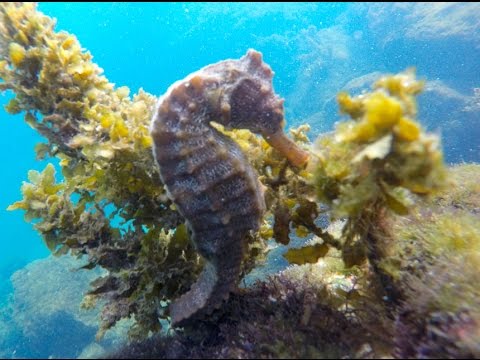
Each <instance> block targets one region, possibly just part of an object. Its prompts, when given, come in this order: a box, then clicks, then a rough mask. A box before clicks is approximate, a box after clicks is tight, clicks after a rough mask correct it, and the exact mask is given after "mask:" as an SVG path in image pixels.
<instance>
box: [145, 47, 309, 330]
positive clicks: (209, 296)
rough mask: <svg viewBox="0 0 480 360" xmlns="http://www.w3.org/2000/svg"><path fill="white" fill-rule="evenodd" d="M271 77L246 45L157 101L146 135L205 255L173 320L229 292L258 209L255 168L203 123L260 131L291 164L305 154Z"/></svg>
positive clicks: (177, 321)
mask: <svg viewBox="0 0 480 360" xmlns="http://www.w3.org/2000/svg"><path fill="white" fill-rule="evenodd" d="M272 77H273V72H272V70H271V69H270V67H269V66H268V65H266V64H265V63H264V62H263V61H262V55H261V54H260V53H259V52H257V51H254V50H249V51H248V53H247V54H246V55H245V56H244V57H242V58H241V59H240V60H225V61H221V62H219V63H216V64H213V65H209V66H207V67H204V68H202V69H201V70H199V71H197V72H195V73H193V74H191V75H189V76H187V78H185V79H184V80H181V81H177V82H176V83H174V84H173V85H172V86H171V87H170V88H169V89H168V91H167V93H166V94H165V95H164V96H162V97H161V98H160V99H159V101H158V105H157V109H156V111H155V114H154V116H153V119H152V125H151V135H152V138H153V142H154V149H153V153H154V156H155V159H156V161H157V163H158V165H159V169H160V177H161V180H162V182H163V183H164V184H165V186H166V188H167V190H168V195H169V197H170V198H171V199H172V200H173V201H174V202H175V204H176V205H177V207H178V210H179V212H180V214H181V215H183V216H184V217H185V218H186V219H187V226H188V228H189V230H190V231H191V233H192V240H193V242H194V243H195V245H196V248H197V251H198V252H199V253H200V254H201V255H202V256H203V257H204V259H205V260H206V261H207V262H206V264H205V267H204V270H203V272H202V273H201V274H200V277H199V279H198V281H197V283H195V284H194V285H192V287H191V289H190V291H189V292H187V293H186V294H184V295H182V296H181V297H180V298H179V299H177V300H176V301H175V302H174V303H173V304H172V305H171V308H170V311H171V317H172V323H173V324H174V325H180V324H181V323H182V322H183V321H184V320H187V319H189V318H191V317H194V316H197V315H199V314H205V313H207V314H208V313H210V312H211V311H212V310H213V309H214V308H216V307H219V306H220V304H221V302H222V301H223V300H224V299H225V298H227V297H228V294H229V292H230V290H231V289H232V288H233V286H235V284H236V282H237V281H238V276H239V272H240V265H241V261H242V259H243V254H244V247H245V244H244V242H245V240H244V239H245V236H246V234H247V233H248V232H249V231H250V230H254V231H256V230H258V229H259V225H260V220H261V217H262V215H263V213H264V211H265V203H264V198H263V191H262V189H261V187H260V183H259V182H258V179H257V177H258V175H257V174H256V173H255V170H254V169H253V167H252V166H251V165H250V164H249V163H248V161H247V159H246V157H245V155H244V154H243V153H242V151H241V150H240V148H239V147H238V146H237V145H236V144H235V142H234V141H233V140H231V139H230V138H228V137H226V136H225V135H223V134H222V133H221V132H219V131H218V130H216V129H215V128H214V127H212V126H210V122H211V121H216V122H218V123H220V124H221V125H223V126H225V127H226V128H241V129H243V128H245V129H249V130H250V131H252V132H254V133H259V134H261V135H262V136H263V137H264V138H265V140H266V141H267V142H268V143H270V145H271V146H273V147H274V148H275V149H277V150H278V151H279V152H280V153H282V154H283V155H284V156H285V157H287V158H288V159H289V161H290V162H291V163H292V164H293V165H297V166H300V165H303V164H304V163H305V162H306V161H307V159H308V154H307V153H306V152H304V151H303V150H301V149H300V148H298V147H297V146H296V145H295V143H294V142H293V141H291V140H290V139H288V138H287V137H286V136H285V134H284V133H283V127H284V125H285V122H284V118H283V101H282V100H281V99H280V98H279V97H278V96H277V95H276V94H275V93H274V91H273V87H272Z"/></svg>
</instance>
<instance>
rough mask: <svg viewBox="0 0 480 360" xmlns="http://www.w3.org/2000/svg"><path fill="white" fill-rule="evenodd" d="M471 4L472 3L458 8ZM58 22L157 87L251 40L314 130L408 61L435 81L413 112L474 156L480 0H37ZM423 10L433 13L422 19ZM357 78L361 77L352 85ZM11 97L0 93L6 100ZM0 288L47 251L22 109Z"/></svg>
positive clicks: (31, 137)
mask: <svg viewBox="0 0 480 360" xmlns="http://www.w3.org/2000/svg"><path fill="white" fill-rule="evenodd" d="M465 7H471V9H470V10H469V11H466V12H464V11H462V10H463V9H465ZM38 8H39V10H40V11H42V12H44V13H45V14H47V15H49V16H51V17H55V18H57V20H58V22H57V28H56V29H57V30H64V31H68V32H70V33H73V34H75V35H76V36H77V38H78V39H79V41H80V42H81V44H82V46H83V47H84V48H86V49H88V50H89V51H90V52H91V53H92V54H93V56H94V61H95V62H96V63H97V64H99V66H100V67H102V68H103V69H104V70H105V75H106V77H107V78H108V79H109V80H110V81H111V82H113V83H115V84H116V85H117V86H123V85H126V86H128V87H130V89H131V91H132V92H131V93H135V92H137V91H138V89H139V88H143V89H144V90H146V91H147V92H150V93H152V94H156V95H161V94H162V93H163V92H164V91H165V90H166V89H167V87H168V86H169V85H170V84H171V83H172V82H174V81H176V80H178V79H181V78H183V77H185V76H186V75H187V74H189V73H190V72H192V71H195V70H197V69H198V68H200V67H203V66H205V65H207V64H210V63H213V62H217V61H220V60H223V59H226V58H238V57H240V56H242V55H243V54H245V52H246V50H247V49H248V48H255V49H257V50H259V51H261V52H262V53H263V54H264V60H265V61H266V62H267V63H268V64H270V66H271V67H272V69H273V70H274V71H275V74H276V75H275V77H274V86H275V89H276V91H277V92H278V93H279V94H280V95H281V96H282V97H284V98H285V99H286V102H285V105H286V115H287V123H288V125H289V126H290V125H296V124H300V123H303V122H305V121H308V122H309V123H310V124H311V125H312V137H314V135H316V134H318V133H320V132H324V131H330V130H332V129H333V126H334V123H335V121H336V120H338V114H337V108H336V104H335V101H334V96H335V94H336V93H337V92H338V91H339V90H340V89H342V88H344V87H346V88H347V89H348V90H351V91H354V92H355V91H360V90H361V88H362V87H363V88H365V86H367V85H369V84H371V82H372V81H373V80H370V81H367V82H364V83H362V82H361V81H357V82H356V83H352V82H351V80H353V79H356V78H359V77H360V76H363V75H367V74H371V73H372V72H380V73H384V72H398V71H401V70H404V69H406V68H407V67H410V66H415V67H416V68H417V73H418V76H419V77H421V78H424V79H426V80H427V81H431V84H432V86H431V89H430V90H429V91H426V92H425V94H424V95H422V96H421V97H420V113H419V115H420V116H419V117H420V120H421V121H422V123H423V124H424V125H425V126H426V127H427V128H428V129H429V130H432V131H436V132H440V133H441V134H442V136H443V139H444V140H443V143H444V149H445V157H446V160H447V161H448V162H449V163H457V162H461V161H477V162H478V161H480V147H479V143H480V141H479V140H478V139H479V138H480V127H479V126H478V113H479V112H478V111H477V112H476V113H474V112H472V111H470V112H469V111H465V109H464V108H465V106H466V104H469V103H470V102H473V97H472V95H473V88H475V87H480V62H479V61H478V59H480V25H478V24H480V21H479V19H478V18H479V17H480V8H479V7H478V4H468V3H463V4H458V5H452V4H450V5H448V4H443V5H442V4H440V5H438V4H433V5H428V4H415V3H411V4H404V5H391V4H381V3H380V4H375V3H369V4H352V3H347V4H346V3H319V4H315V3H277V4H276V3H268V4H261V3H253V4H251V3H238V4H235V3H234V4H228V3H226V4H213V3H203V4H196V3H173V4H168V3H166V4H164V3H157V4H151V3H136V4H127V3H105V4H104V3H98V4H95V3H85V4H81V3H69V4H58V3H41V4H39V6H38ZM429 21H430V23H429ZM358 84H360V85H358ZM7 101H8V95H7V96H0V103H1V104H2V105H3V104H6V102H7ZM0 139H1V144H2V145H3V146H2V149H3V151H2V152H0V164H2V166H3V170H2V174H3V176H2V177H1V178H0V181H1V189H2V196H0V229H1V235H0V236H1V239H2V240H1V241H0V254H1V258H0V284H1V285H0V296H1V295H5V294H7V293H8V292H9V291H10V290H11V288H10V285H9V282H8V281H7V280H8V278H9V277H10V275H11V274H12V273H13V272H14V271H15V270H17V269H20V268H22V267H23V266H25V265H26V264H27V263H29V262H31V261H32V260H35V259H39V258H44V257H46V256H47V255H48V251H47V249H46V247H45V246H44V245H43V243H42V241H41V239H40V238H39V236H38V235H37V234H36V233H35V231H33V229H32V226H31V225H30V224H27V223H26V222H24V220H23V214H22V212H21V211H14V212H7V211H6V210H5V209H6V208H7V206H8V205H9V204H11V203H13V202H14V201H16V200H19V199H20V196H21V194H20V190H19V189H20V185H21V183H22V181H24V180H26V175H27V171H28V170H29V169H43V167H44V166H45V162H44V163H40V162H38V161H36V160H35V153H34V151H33V147H34V145H35V144H36V143H37V142H39V141H40V140H41V138H40V137H39V136H38V135H37V134H36V133H34V131H33V130H32V129H30V128H29V127H28V126H27V125H26V124H25V123H24V122H23V120H22V117H21V116H10V115H8V114H6V113H5V112H3V111H0Z"/></svg>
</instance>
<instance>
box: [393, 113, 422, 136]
mask: <svg viewBox="0 0 480 360" xmlns="http://www.w3.org/2000/svg"><path fill="white" fill-rule="evenodd" d="M393 130H394V132H395V135H396V136H397V137H398V138H399V139H400V140H404V141H414V140H417V139H418V137H419V136H420V126H419V125H418V123H416V122H415V121H413V120H411V119H409V118H406V117H402V118H401V119H400V121H399V122H398V124H396V125H395V128H394V129H393Z"/></svg>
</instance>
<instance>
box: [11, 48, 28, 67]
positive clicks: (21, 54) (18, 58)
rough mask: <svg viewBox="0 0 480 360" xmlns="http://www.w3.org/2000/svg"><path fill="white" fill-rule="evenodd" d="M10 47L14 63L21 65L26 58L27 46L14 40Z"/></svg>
mask: <svg viewBox="0 0 480 360" xmlns="http://www.w3.org/2000/svg"><path fill="white" fill-rule="evenodd" d="M8 49H9V52H10V60H11V61H12V64H13V65H15V66H16V67H18V66H20V65H21V64H22V62H23V60H24V59H25V53H26V51H25V48H24V47H23V46H22V45H20V44H17V43H14V42H12V43H10V45H9V47H8Z"/></svg>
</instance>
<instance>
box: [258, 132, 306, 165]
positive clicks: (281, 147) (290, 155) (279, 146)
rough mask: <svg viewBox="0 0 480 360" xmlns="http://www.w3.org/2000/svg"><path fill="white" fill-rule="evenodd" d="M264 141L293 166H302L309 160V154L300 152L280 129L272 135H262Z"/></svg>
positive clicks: (303, 151)
mask: <svg viewBox="0 0 480 360" xmlns="http://www.w3.org/2000/svg"><path fill="white" fill-rule="evenodd" d="M263 137H264V138H265V140H266V141H267V142H268V143H269V144H270V145H271V146H272V147H273V148H274V149H276V150H277V151H279V152H280V153H281V154H282V155H283V156H285V157H286V158H287V159H288V161H290V163H291V164H292V165H294V166H299V167H300V166H303V165H305V164H306V163H307V161H308V159H309V154H308V152H306V151H305V150H302V149H301V148H299V147H298V146H297V144H295V143H294V142H293V141H292V140H290V139H289V138H288V137H287V136H286V135H285V133H284V132H283V130H282V129H280V130H278V131H277V132H275V133H273V134H268V135H263Z"/></svg>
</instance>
